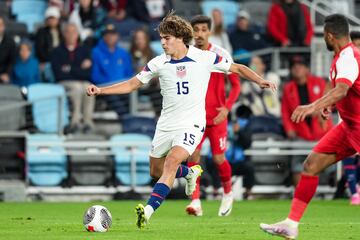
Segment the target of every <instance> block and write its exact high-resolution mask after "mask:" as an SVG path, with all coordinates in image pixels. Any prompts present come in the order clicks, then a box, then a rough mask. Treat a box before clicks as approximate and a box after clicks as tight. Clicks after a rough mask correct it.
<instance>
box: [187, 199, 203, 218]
mask: <svg viewBox="0 0 360 240" xmlns="http://www.w3.org/2000/svg"><path fill="white" fill-rule="evenodd" d="M199 202H200V200H199ZM185 211H186V212H187V214H189V215H193V216H196V217H201V216H202V215H203V211H202V208H201V205H200V204H195V203H194V201H192V202H191V203H190V204H189V205H187V207H186V208H185Z"/></svg>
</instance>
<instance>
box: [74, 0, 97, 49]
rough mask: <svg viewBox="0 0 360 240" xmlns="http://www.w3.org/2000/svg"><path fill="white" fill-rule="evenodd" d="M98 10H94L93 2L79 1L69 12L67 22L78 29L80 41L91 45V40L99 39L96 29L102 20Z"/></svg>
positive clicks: (92, 0)
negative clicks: (73, 24)
mask: <svg viewBox="0 0 360 240" xmlns="http://www.w3.org/2000/svg"><path fill="white" fill-rule="evenodd" d="M99 9H100V8H95V5H94V0H79V4H78V5H76V7H75V9H74V10H73V11H72V12H71V15H70V18H69V22H72V23H75V25H76V26H77V27H78V31H79V33H80V39H81V41H83V42H84V41H86V42H90V43H92V39H93V38H96V39H97V38H99V37H100V33H99V31H98V29H99V27H100V26H101V24H102V23H103V21H104V19H103V17H102V14H101V13H99Z"/></svg>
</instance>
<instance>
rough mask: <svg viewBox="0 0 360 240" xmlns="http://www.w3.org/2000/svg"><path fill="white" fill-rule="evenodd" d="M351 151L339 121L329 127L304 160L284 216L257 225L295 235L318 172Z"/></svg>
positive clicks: (274, 232) (352, 152)
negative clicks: (284, 217)
mask: <svg viewBox="0 0 360 240" xmlns="http://www.w3.org/2000/svg"><path fill="white" fill-rule="evenodd" d="M354 153H355V149H354V148H353V147H352V145H351V144H350V142H349V139H348V135H347V134H346V131H345V130H344V128H343V125H342V124H339V125H338V126H336V127H335V128H333V129H332V130H330V132H328V133H327V134H326V135H325V136H324V137H323V138H322V139H321V140H320V142H319V143H318V144H317V145H316V146H315V148H314V151H313V152H312V153H310V155H309V156H308V157H307V159H306V160H305V162H304V170H303V172H302V174H301V177H300V181H299V183H298V185H297V187H296V189H295V194H294V198H293V200H292V204H291V210H290V213H289V215H288V217H287V218H286V219H285V220H284V221H281V222H278V223H275V224H260V228H261V229H262V230H264V231H265V232H268V233H270V234H273V235H276V236H281V237H285V238H287V239H295V238H296V237H297V235H298V224H299V221H300V219H301V218H302V216H303V214H304V212H305V210H306V207H307V205H308V204H309V202H310V201H311V199H312V197H313V196H314V194H315V192H316V188H317V185H318V182H319V177H318V174H319V173H321V172H322V171H323V170H324V169H325V168H327V167H328V166H330V165H332V164H334V163H336V162H337V161H339V160H341V159H344V158H345V157H348V156H351V155H353V154H354Z"/></svg>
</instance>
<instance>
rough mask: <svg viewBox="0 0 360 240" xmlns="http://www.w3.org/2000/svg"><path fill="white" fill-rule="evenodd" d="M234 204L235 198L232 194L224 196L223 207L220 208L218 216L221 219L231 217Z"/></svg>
mask: <svg viewBox="0 0 360 240" xmlns="http://www.w3.org/2000/svg"><path fill="white" fill-rule="evenodd" d="M233 202H234V196H233V193H232V192H229V193H228V194H224V195H223V197H222V200H221V205H220V208H219V213H218V215H219V216H220V217H225V216H229V215H230V213H231V210H232V205H233Z"/></svg>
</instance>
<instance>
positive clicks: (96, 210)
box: [83, 205, 112, 232]
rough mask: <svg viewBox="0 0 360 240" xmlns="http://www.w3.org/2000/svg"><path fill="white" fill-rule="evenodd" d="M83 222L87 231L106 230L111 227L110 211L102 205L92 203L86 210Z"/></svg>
mask: <svg viewBox="0 0 360 240" xmlns="http://www.w3.org/2000/svg"><path fill="white" fill-rule="evenodd" d="M83 223H84V227H85V229H86V230H88V231H89V232H106V231H108V230H109V228H110V227H111V223H112V217H111V213H110V212H109V210H107V209H106V207H104V206H100V205H94V206H92V207H90V208H89V209H88V210H86V212H85V214H84V219H83Z"/></svg>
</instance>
